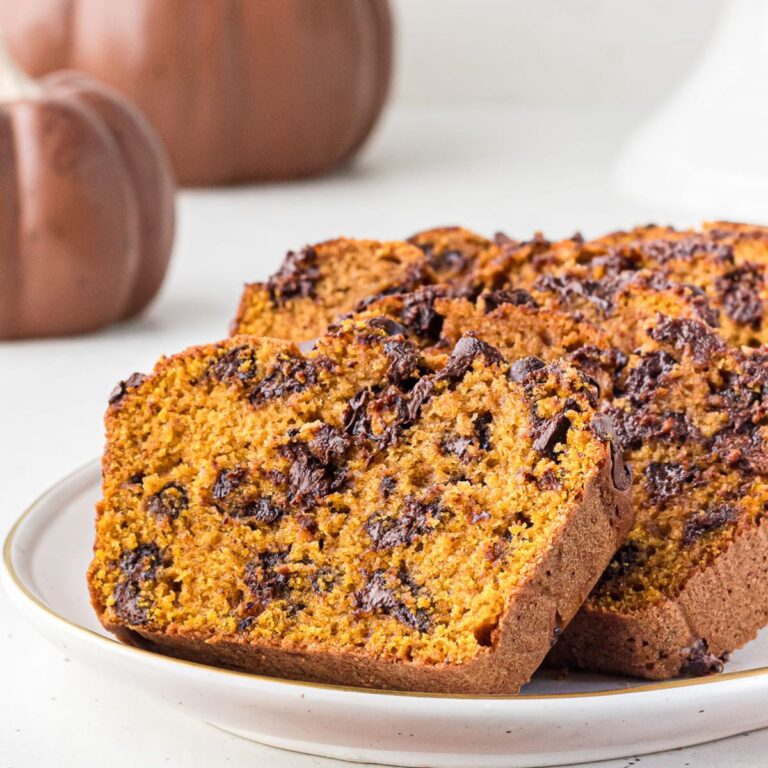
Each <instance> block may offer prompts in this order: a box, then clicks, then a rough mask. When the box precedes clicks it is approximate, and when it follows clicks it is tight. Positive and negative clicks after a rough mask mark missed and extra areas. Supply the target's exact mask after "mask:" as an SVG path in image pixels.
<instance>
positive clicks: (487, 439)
mask: <svg viewBox="0 0 768 768" xmlns="http://www.w3.org/2000/svg"><path fill="white" fill-rule="evenodd" d="M492 424H493V414H492V413H491V412H490V411H483V412H482V413H478V414H477V416H475V421H474V432H475V440H476V441H477V447H478V448H480V450H481V451H490V450H491V449H492V448H493V446H492V445H491V425H492Z"/></svg>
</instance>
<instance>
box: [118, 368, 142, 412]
mask: <svg viewBox="0 0 768 768" xmlns="http://www.w3.org/2000/svg"><path fill="white" fill-rule="evenodd" d="M146 378H147V377H146V376H145V375H144V374H143V373H132V374H131V375H130V376H129V377H128V378H127V379H125V381H120V382H118V384H117V385H116V386H115V388H114V389H113V390H112V391H111V392H110V393H109V404H110V405H117V404H118V403H119V402H120V401H121V400H122V399H123V398H124V397H125V396H126V395H127V394H128V390H129V389H133V388H135V387H138V386H139V385H140V384H141V383H142V382H144V381H146Z"/></svg>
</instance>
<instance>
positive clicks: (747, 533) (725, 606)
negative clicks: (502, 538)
mask: <svg viewBox="0 0 768 768" xmlns="http://www.w3.org/2000/svg"><path fill="white" fill-rule="evenodd" d="M766 623H768V523H766V522H765V521H763V522H761V523H758V524H755V525H752V526H750V527H748V528H745V529H744V530H742V531H741V532H740V533H739V534H737V536H736V538H735V539H734V540H733V541H732V542H731V543H730V545H729V546H728V548H727V549H726V550H725V551H724V552H722V553H721V554H720V555H719V556H718V557H717V558H716V559H715V560H714V561H713V562H712V563H711V564H710V565H709V566H706V567H704V568H702V569H701V570H698V571H696V573H694V574H693V575H692V576H691V577H690V578H689V579H688V581H687V583H686V584H685V586H684V587H683V589H682V591H681V592H680V594H679V596H678V597H677V598H676V599H675V600H666V601H664V602H662V603H659V604H657V605H653V606H650V607H648V608H645V609H643V610H641V611H636V612H634V613H617V612H615V611H607V610H601V609H599V608H597V607H595V606H593V605H590V604H589V603H587V604H586V605H585V606H584V607H583V608H582V610H581V611H580V612H579V613H578V614H577V616H576V617H575V618H574V620H573V622H572V623H571V624H570V625H569V627H568V629H567V631H566V632H565V633H564V634H563V636H562V637H561V638H560V640H559V641H558V643H557V645H556V646H555V647H554V648H553V649H552V651H551V652H550V654H549V656H548V657H547V664H548V665H551V666H566V667H573V668H583V669H590V670H592V671H597V672H611V673H620V674H625V675H633V676H635V677H640V678H645V679H648V680H664V679H668V678H670V677H676V676H678V675H680V674H697V675H700V674H707V673H713V672H719V671H722V664H723V662H724V661H725V660H727V658H728V655H729V654H730V652H731V651H733V650H735V649H736V648H739V647H740V646H742V645H744V644H745V643H746V642H748V641H749V640H752V639H753V638H754V637H755V636H756V635H757V632H758V631H759V630H760V628H761V627H763V626H764V625H765V624H766Z"/></svg>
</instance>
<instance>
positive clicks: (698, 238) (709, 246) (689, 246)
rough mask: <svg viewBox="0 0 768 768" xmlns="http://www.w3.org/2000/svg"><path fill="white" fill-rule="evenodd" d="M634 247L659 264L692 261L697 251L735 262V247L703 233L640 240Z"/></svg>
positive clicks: (723, 260) (726, 261)
mask: <svg viewBox="0 0 768 768" xmlns="http://www.w3.org/2000/svg"><path fill="white" fill-rule="evenodd" d="M633 247H634V248H635V249H637V250H638V251H639V252H640V253H642V254H643V255H645V256H646V257H648V258H649V259H651V260H652V261H654V262H656V263H658V264H666V263H667V262H669V261H678V260H680V261H690V260H691V259H692V258H693V256H694V255H695V254H697V253H712V254H714V255H715V257H716V258H717V259H718V260H720V261H722V262H724V263H728V264H732V263H733V248H732V247H731V246H730V245H726V244H723V243H716V242H714V241H713V240H711V239H709V238H707V237H706V236H703V235H699V234H696V235H691V236H689V237H685V238H682V239H680V240H670V239H663V238H662V239H659V240H638V241H637V242H635V243H633Z"/></svg>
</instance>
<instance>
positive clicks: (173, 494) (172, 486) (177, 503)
mask: <svg viewBox="0 0 768 768" xmlns="http://www.w3.org/2000/svg"><path fill="white" fill-rule="evenodd" d="M188 506H189V497H188V496H187V492H186V491H185V490H184V488H183V487H182V486H181V485H179V484H178V483H167V484H166V485H164V486H163V487H162V488H161V489H160V490H159V491H158V492H157V493H155V494H153V495H152V496H150V497H149V498H148V499H147V501H146V508H147V512H149V513H150V514H152V515H155V517H165V518H168V519H169V520H175V519H176V518H177V517H178V516H179V514H180V513H181V512H182V510H185V509H186V508H187V507H188Z"/></svg>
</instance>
